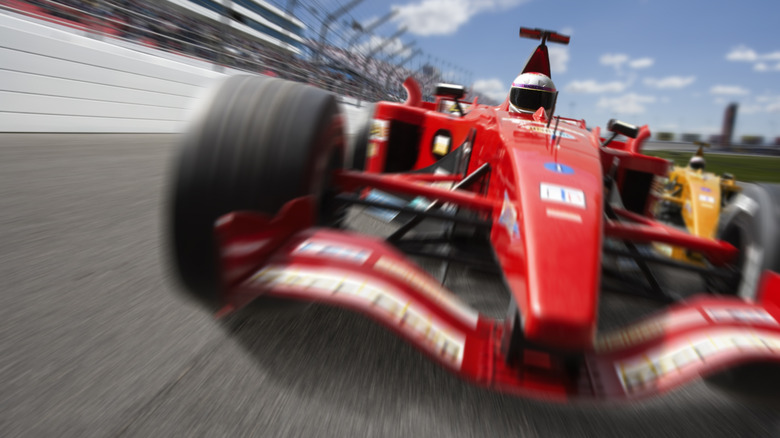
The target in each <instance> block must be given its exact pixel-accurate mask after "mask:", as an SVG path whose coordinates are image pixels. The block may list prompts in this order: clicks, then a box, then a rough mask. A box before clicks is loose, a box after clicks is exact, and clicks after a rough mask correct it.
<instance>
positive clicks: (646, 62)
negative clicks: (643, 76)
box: [599, 53, 655, 74]
mask: <svg viewBox="0 0 780 438" xmlns="http://www.w3.org/2000/svg"><path fill="white" fill-rule="evenodd" d="M599 62H600V63H601V65H606V66H608V67H612V68H614V69H615V71H616V72H617V73H618V74H621V73H622V72H623V66H624V65H628V66H629V67H630V68H633V69H640V68H647V67H650V66H651V65H653V63H655V60H654V59H653V58H648V57H644V58H636V59H631V58H630V57H629V56H628V55H626V54H625V53H605V54H603V55H601V57H600V58H599Z"/></svg>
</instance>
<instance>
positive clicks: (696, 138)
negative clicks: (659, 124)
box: [680, 133, 701, 143]
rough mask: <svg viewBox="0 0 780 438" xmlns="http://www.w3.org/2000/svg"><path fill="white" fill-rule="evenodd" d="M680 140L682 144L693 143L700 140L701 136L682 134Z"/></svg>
mask: <svg viewBox="0 0 780 438" xmlns="http://www.w3.org/2000/svg"><path fill="white" fill-rule="evenodd" d="M680 138H681V139H682V141H684V142H688V143H693V142H694V141H699V140H700V139H701V135H700V134H691V133H685V134H682V135H681V136H680Z"/></svg>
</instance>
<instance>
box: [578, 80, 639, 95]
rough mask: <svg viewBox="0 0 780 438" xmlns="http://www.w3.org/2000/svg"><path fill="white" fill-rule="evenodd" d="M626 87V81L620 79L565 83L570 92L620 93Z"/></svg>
mask: <svg viewBox="0 0 780 438" xmlns="http://www.w3.org/2000/svg"><path fill="white" fill-rule="evenodd" d="M627 87H628V83H626V82H620V81H612V82H596V81H594V80H593V79H586V80H583V81H572V82H570V83H569V84H568V85H566V91H568V92H570V93H621V92H623V91H625V89H626V88H627Z"/></svg>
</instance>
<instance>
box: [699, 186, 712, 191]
mask: <svg viewBox="0 0 780 438" xmlns="http://www.w3.org/2000/svg"><path fill="white" fill-rule="evenodd" d="M701 191H702V192H711V191H712V190H710V188H709V187H702V188H701Z"/></svg>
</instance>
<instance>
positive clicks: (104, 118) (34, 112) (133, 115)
mask: <svg viewBox="0 0 780 438" xmlns="http://www.w3.org/2000/svg"><path fill="white" fill-rule="evenodd" d="M106 41H108V40H106ZM106 41H99V40H96V39H94V38H92V37H89V36H85V35H80V34H78V32H77V31H66V30H61V29H57V28H54V27H52V25H49V24H47V25H42V24H38V23H36V22H33V21H29V20H27V19H25V18H20V17H17V16H15V15H9V14H6V13H0V132H116V133H131V132H144V133H173V132H180V131H181V130H182V127H183V123H184V120H185V119H186V117H187V113H188V110H189V109H190V108H191V107H192V105H193V103H194V102H195V100H196V99H195V98H196V96H198V95H199V94H201V93H202V92H203V91H204V90H205V88H206V87H207V86H208V85H209V84H210V83H211V82H212V81H214V80H215V79H216V78H219V77H221V76H224V75H225V74H224V73H220V72H216V71H213V70H214V66H213V65H211V64H207V63H204V62H199V61H195V60H188V59H186V58H182V60H183V61H182V62H180V61H176V60H172V59H165V58H164V57H162V56H160V55H164V56H168V57H171V55H168V54H163V52H159V51H151V50H149V49H146V51H147V52H151V53H143V52H142V51H140V50H136V49H131V48H127V47H121V46H120V45H119V44H117V43H118V42H106ZM139 48H140V47H139ZM144 49H145V48H144ZM154 52H157V54H153V53H154ZM184 61H186V63H185V62H184Z"/></svg>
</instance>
